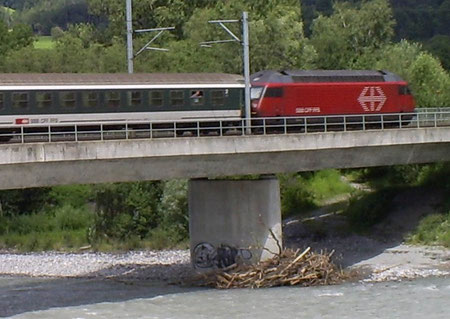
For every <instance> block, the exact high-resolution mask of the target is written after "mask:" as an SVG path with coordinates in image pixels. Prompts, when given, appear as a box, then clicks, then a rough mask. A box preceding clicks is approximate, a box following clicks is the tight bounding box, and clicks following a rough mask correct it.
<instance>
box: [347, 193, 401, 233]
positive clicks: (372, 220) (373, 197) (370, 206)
mask: <svg viewBox="0 0 450 319" xmlns="http://www.w3.org/2000/svg"><path fill="white" fill-rule="evenodd" d="M396 192H397V191H395V190H394V189H383V190H380V191H377V192H374V193H365V194H358V195H356V196H354V197H352V198H351V200H350V203H349V206H348V207H347V209H346V210H345V211H344V214H345V215H346V216H347V218H348V221H349V224H350V225H351V226H352V227H353V229H355V230H356V231H365V230H368V229H369V228H370V227H372V226H374V225H375V224H377V223H379V222H381V221H382V220H383V219H384V218H385V217H386V216H387V215H388V213H389V211H390V210H391V207H392V201H393V199H394V196H395V194H396Z"/></svg>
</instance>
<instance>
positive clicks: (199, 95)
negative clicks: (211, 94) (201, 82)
mask: <svg viewBox="0 0 450 319" xmlns="http://www.w3.org/2000/svg"><path fill="white" fill-rule="evenodd" d="M203 96H204V94H203V91H201V90H194V91H191V105H203V103H204V99H203Z"/></svg>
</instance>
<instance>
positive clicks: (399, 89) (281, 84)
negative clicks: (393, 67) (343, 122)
mask: <svg viewBox="0 0 450 319" xmlns="http://www.w3.org/2000/svg"><path fill="white" fill-rule="evenodd" d="M251 83H252V89H251V101H252V105H251V107H252V116H255V117H284V116H286V117H288V116H324V115H352V114H360V115H361V114H367V115H370V114H382V113H384V114H386V113H410V112H414V106H415V102H414V98H413V96H412V94H411V91H410V90H409V88H408V83H407V82H405V81H404V80H402V79H401V78H400V77H399V76H398V75H395V74H393V73H390V72H386V71H354V70H334V71H332V70H315V71H307V70H300V71H280V72H277V71H261V72H258V73H255V74H253V75H252V77H251Z"/></svg>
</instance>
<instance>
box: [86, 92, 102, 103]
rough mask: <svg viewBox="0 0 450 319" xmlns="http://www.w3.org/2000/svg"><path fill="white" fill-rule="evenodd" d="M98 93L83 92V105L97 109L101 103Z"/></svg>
mask: <svg viewBox="0 0 450 319" xmlns="http://www.w3.org/2000/svg"><path fill="white" fill-rule="evenodd" d="M98 101H99V94H98V92H83V105H84V106H87V107H96V106H97V105H98V104H99V103H98Z"/></svg>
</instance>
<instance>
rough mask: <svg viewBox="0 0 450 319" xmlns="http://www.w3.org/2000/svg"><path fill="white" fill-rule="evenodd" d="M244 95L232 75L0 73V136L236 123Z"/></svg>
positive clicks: (242, 84) (239, 116) (240, 82)
mask: <svg viewBox="0 0 450 319" xmlns="http://www.w3.org/2000/svg"><path fill="white" fill-rule="evenodd" d="M243 94H244V82H243V79H242V77H241V76H240V75H234V74H221V73H152V74H144V73H141V74H0V133H1V132H3V133H5V132H8V131H11V129H13V131H14V129H16V128H17V127H18V126H24V125H38V124H47V123H49V124H58V125H60V124H67V125H76V124H97V123H100V122H102V123H104V122H108V121H110V122H114V123H120V122H127V123H140V122H148V121H151V122H168V121H193V120H195V121H211V120H234V119H236V120H239V119H241V115H242V104H243Z"/></svg>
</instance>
